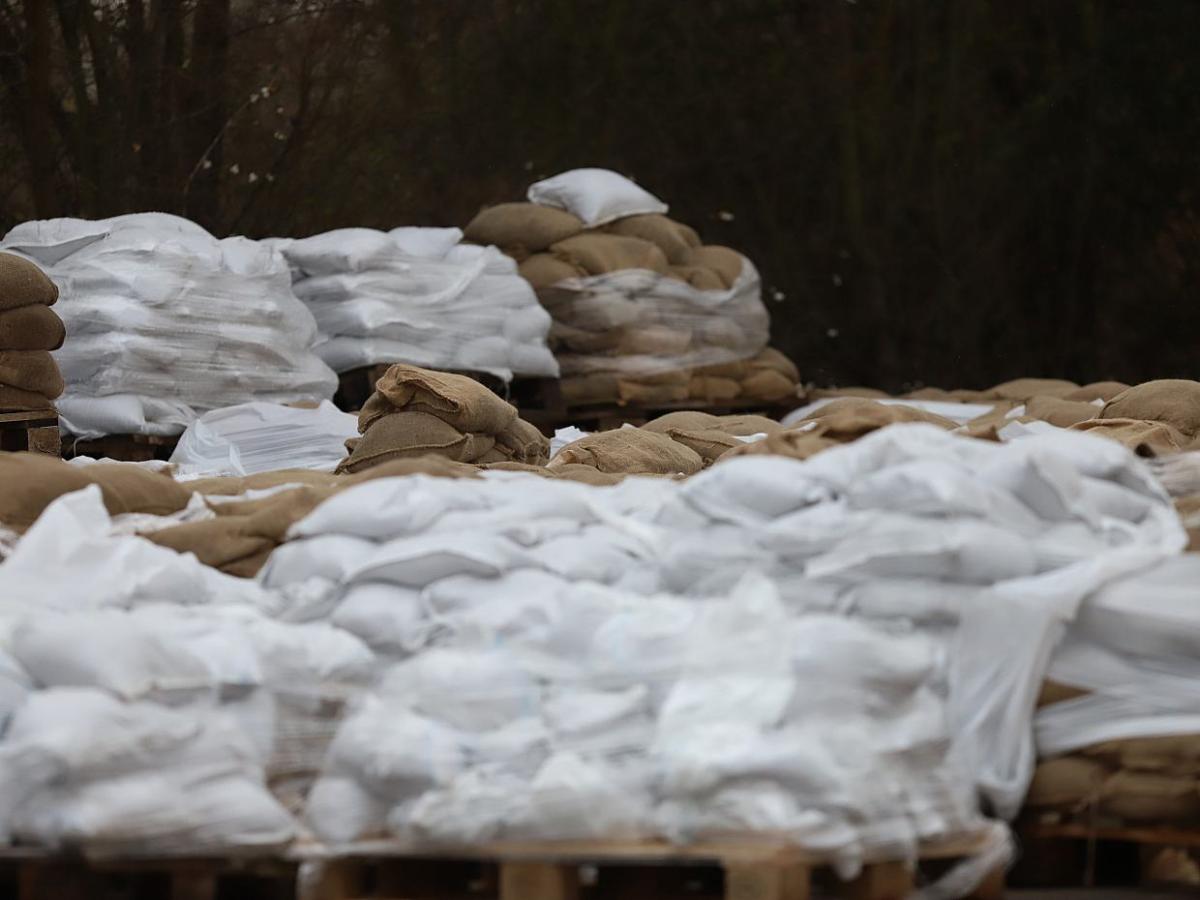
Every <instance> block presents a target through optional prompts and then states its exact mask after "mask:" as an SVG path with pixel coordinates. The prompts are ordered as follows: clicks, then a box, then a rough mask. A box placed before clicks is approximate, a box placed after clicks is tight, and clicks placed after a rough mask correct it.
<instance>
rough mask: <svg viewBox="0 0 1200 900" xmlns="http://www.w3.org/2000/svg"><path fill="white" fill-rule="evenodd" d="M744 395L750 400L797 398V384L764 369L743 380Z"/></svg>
mask: <svg viewBox="0 0 1200 900" xmlns="http://www.w3.org/2000/svg"><path fill="white" fill-rule="evenodd" d="M742 395H743V396H744V397H746V398H747V399H748V400H762V401H772V400H783V399H785V398H787V397H793V398H794V397H796V382H795V381H792V380H791V379H790V378H788V377H787V376H786V375H782V374H780V373H779V372H776V371H774V370H773V369H764V370H763V371H761V372H755V373H753V374H752V375H747V376H746V377H745V378H743V379H742Z"/></svg>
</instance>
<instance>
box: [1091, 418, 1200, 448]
mask: <svg viewBox="0 0 1200 900" xmlns="http://www.w3.org/2000/svg"><path fill="white" fill-rule="evenodd" d="M1071 430H1072V431H1086V432H1087V433H1088V434H1094V435H1096V436H1097V437H1105V438H1108V439H1109V440H1113V441H1117V442H1118V443H1120V444H1124V445H1125V446H1126V447H1128V448H1129V449H1130V450H1132V451H1133V452H1134V453H1136V454H1138V455H1139V456H1147V457H1150V456H1167V455H1169V454H1172V453H1178V452H1179V451H1180V450H1183V449H1185V448H1186V447H1187V445H1188V443H1189V440H1188V437H1187V436H1186V435H1185V434H1183V433H1182V432H1181V431H1179V429H1178V428H1174V427H1173V426H1171V425H1169V424H1167V423H1166V422H1151V421H1146V420H1140V419H1108V418H1106V419H1089V420H1088V421H1086V422H1080V423H1079V424H1078V425H1072V426H1071Z"/></svg>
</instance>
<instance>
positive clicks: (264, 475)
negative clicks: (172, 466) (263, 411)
mask: <svg viewBox="0 0 1200 900" xmlns="http://www.w3.org/2000/svg"><path fill="white" fill-rule="evenodd" d="M344 482H345V479H343V478H339V477H338V476H337V475H334V474H333V473H332V472H319V471H316V470H313V469H274V470H272V471H269V472H255V473H254V474H252V475H244V476H238V475H219V476H215V477H212V478H196V479H194V480H192V481H183V482H180V485H181V486H182V487H184V488H185V489H186V490H189V491H191V492H192V493H195V494H202V495H204V496H206V497H208V496H233V495H237V494H244V493H246V492H247V491H263V490H268V489H270V488H277V487H281V486H283V485H285V484H294V485H306V486H310V487H332V486H333V485H335V484H343V483H344Z"/></svg>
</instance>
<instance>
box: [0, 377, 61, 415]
mask: <svg viewBox="0 0 1200 900" xmlns="http://www.w3.org/2000/svg"><path fill="white" fill-rule="evenodd" d="M37 409H45V410H53V409H54V400H53V399H51V398H50V397H47V396H46V395H45V394H38V393H35V392H34V391H23V390H21V389H20V388H15V387H10V386H9V385H7V384H0V411H21V412H24V411H26V410H30V411H32V410H37Z"/></svg>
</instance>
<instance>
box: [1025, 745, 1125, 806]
mask: <svg viewBox="0 0 1200 900" xmlns="http://www.w3.org/2000/svg"><path fill="white" fill-rule="evenodd" d="M1109 774H1110V773H1109V770H1108V769H1107V768H1106V767H1105V766H1104V764H1103V763H1100V762H1097V761H1096V760H1094V759H1084V758H1082V757H1079V756H1060V757H1058V758H1056V759H1047V760H1043V761H1042V762H1040V763H1038V767H1037V768H1036V769H1035V770H1034V773H1033V780H1032V781H1031V782H1030V783H1029V791H1028V793H1027V794H1026V795H1025V804H1026V805H1027V806H1031V807H1033V808H1035V809H1058V810H1063V811H1068V810H1078V809H1083V808H1084V807H1087V806H1090V805H1091V804H1093V803H1095V802H1096V801H1097V800H1098V799H1099V798H1100V794H1101V791H1102V790H1103V786H1104V782H1105V780H1106V779H1107V778H1108V777H1109Z"/></svg>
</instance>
